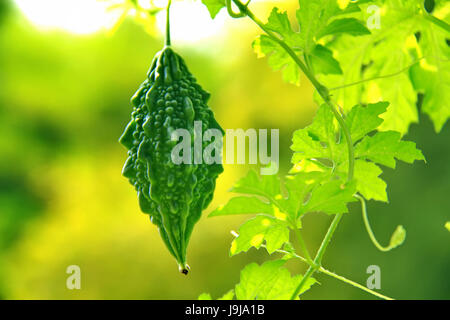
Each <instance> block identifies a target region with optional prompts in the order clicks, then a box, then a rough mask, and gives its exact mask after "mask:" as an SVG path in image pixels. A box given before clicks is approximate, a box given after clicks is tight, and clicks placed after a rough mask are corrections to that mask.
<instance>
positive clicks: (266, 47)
mask: <svg viewBox="0 0 450 320" xmlns="http://www.w3.org/2000/svg"><path fill="white" fill-rule="evenodd" d="M358 10H359V8H358V6H357V5H356V4H352V5H350V6H348V8H346V9H345V10H341V9H340V8H339V7H338V6H337V3H336V0H323V1H322V0H300V9H299V10H297V15H296V16H297V21H298V23H299V27H300V32H297V31H295V30H294V29H293V28H292V24H291V22H290V21H289V18H288V15H287V13H286V12H282V11H280V10H279V9H278V8H276V7H275V8H273V9H272V11H271V13H270V16H269V18H268V21H267V23H266V24H265V28H267V29H268V30H270V31H271V32H274V33H276V34H277V35H278V36H279V38H280V39H281V40H282V41H284V42H285V43H286V44H287V45H289V46H290V48H291V49H292V50H293V51H294V52H295V54H296V55H297V56H299V57H301V56H303V54H305V55H306V56H308V57H310V58H311V59H312V60H313V62H312V63H313V65H314V67H315V68H316V69H317V72H318V73H323V74H342V70H341V69H340V67H339V63H338V62H337V60H336V59H334V58H333V55H332V54H331V51H330V50H328V49H325V48H324V47H322V46H320V45H317V43H316V41H317V40H319V38H320V36H321V32H325V33H324V35H325V34H327V33H328V34H338V33H349V34H353V35H359V34H363V33H364V32H367V29H365V27H364V25H363V24H362V23H361V22H358V21H357V20H356V19H355V18H348V19H341V20H344V21H341V22H331V23H330V25H328V29H326V27H327V24H328V22H329V20H330V19H331V18H333V17H334V16H335V15H339V14H344V13H351V12H356V11H358ZM336 21H337V20H336ZM330 32H331V33H330ZM253 49H254V50H255V52H256V54H257V56H258V57H264V56H268V57H269V59H268V62H269V65H270V67H271V68H272V69H273V70H275V71H276V70H282V74H283V79H284V80H285V81H286V82H289V83H293V84H296V85H298V84H299V83H300V73H299V67H298V66H297V64H296V63H295V62H294V61H293V59H292V57H291V56H289V55H288V54H287V53H286V52H285V50H284V49H283V48H282V47H281V46H280V45H279V44H278V43H277V41H274V40H272V39H271V38H270V37H268V36H266V35H261V36H258V37H257V38H256V40H255V41H254V42H253Z"/></svg>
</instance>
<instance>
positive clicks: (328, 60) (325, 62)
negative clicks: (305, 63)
mask: <svg viewBox="0 0 450 320" xmlns="http://www.w3.org/2000/svg"><path fill="white" fill-rule="evenodd" d="M311 62H312V65H313V68H314V71H315V72H316V73H322V74H342V69H341V67H340V66H339V62H338V61H337V60H336V59H334V58H333V52H332V51H331V50H330V49H327V48H325V47H324V46H321V45H320V44H318V45H316V47H315V48H314V50H313V52H312V54H311Z"/></svg>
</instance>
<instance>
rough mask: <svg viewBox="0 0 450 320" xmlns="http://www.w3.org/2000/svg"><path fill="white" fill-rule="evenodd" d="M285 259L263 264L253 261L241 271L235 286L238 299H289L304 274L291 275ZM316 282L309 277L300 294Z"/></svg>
mask: <svg viewBox="0 0 450 320" xmlns="http://www.w3.org/2000/svg"><path fill="white" fill-rule="evenodd" d="M285 262H286V261H285V260H274V261H267V262H265V263H264V264H262V265H258V264H256V263H251V264H249V265H247V266H246V267H245V268H244V269H242V271H241V278H240V283H239V284H237V285H236V287H235V293H236V298H237V299H238V300H287V299H290V297H291V295H292V294H293V293H294V291H295V289H296V288H297V286H298V284H299V283H300V281H301V280H302V279H303V276H302V275H297V276H294V277H291V274H290V272H289V271H288V270H287V269H286V268H284V267H283V265H284V263H285ZM315 282H316V280H315V279H314V278H309V279H308V280H307V281H306V284H305V285H304V286H303V288H302V290H301V292H300V293H299V295H301V294H303V293H304V292H305V291H307V290H308V289H309V288H311V286H312V285H313V284H314V283H315Z"/></svg>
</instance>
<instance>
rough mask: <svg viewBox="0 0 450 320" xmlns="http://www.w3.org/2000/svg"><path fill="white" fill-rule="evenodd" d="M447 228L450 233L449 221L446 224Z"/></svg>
mask: <svg viewBox="0 0 450 320" xmlns="http://www.w3.org/2000/svg"><path fill="white" fill-rule="evenodd" d="M445 228H446V229H447V230H448V231H450V221H447V222H446V223H445Z"/></svg>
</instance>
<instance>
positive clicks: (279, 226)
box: [230, 215, 289, 256]
mask: <svg viewBox="0 0 450 320" xmlns="http://www.w3.org/2000/svg"><path fill="white" fill-rule="evenodd" d="M264 241H265V242H266V249H267V252H268V253H269V254H272V253H273V252H275V251H276V250H278V249H280V248H281V247H282V246H283V244H284V243H285V242H287V241H289V229H288V227H287V224H286V223H285V222H283V221H281V220H278V219H275V218H271V217H268V216H262V215H258V216H256V217H255V218H253V219H250V220H248V221H246V222H245V223H244V224H243V225H242V226H241V227H240V228H239V236H238V237H236V238H235V239H234V240H233V242H232V243H231V249H230V255H231V256H234V255H236V254H239V253H241V252H243V251H244V252H247V251H248V250H249V249H250V248H251V247H255V248H256V249H259V248H260V247H261V245H262V244H263V242H264Z"/></svg>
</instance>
